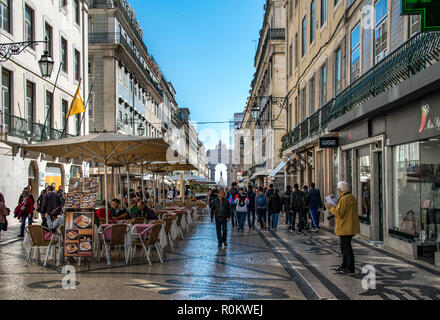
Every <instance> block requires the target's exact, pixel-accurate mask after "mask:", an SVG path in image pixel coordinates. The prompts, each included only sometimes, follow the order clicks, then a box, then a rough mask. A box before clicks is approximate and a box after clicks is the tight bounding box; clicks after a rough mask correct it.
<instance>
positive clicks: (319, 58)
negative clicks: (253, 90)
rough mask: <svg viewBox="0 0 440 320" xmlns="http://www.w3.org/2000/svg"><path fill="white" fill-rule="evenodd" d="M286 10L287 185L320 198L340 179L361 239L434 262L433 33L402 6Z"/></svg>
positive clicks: (438, 45) (291, 4)
mask: <svg viewBox="0 0 440 320" xmlns="http://www.w3.org/2000/svg"><path fill="white" fill-rule="evenodd" d="M286 9H287V10H288V14H287V21H288V22H287V24H288V27H287V41H286V47H287V49H286V50H287V74H288V81H287V91H288V95H287V98H288V105H289V108H288V121H287V124H288V125H287V133H286V134H285V136H284V137H283V141H282V142H283V148H282V151H283V154H282V156H283V159H284V160H285V161H286V168H285V170H286V175H287V182H288V183H299V184H310V183H311V182H315V183H316V184H317V186H318V188H320V189H321V191H322V193H323V194H325V195H327V194H331V193H334V194H336V193H337V190H336V185H337V182H338V181H340V180H346V181H347V182H348V183H349V184H350V186H351V189H352V193H353V194H354V195H355V196H356V198H357V199H358V203H359V208H358V211H359V217H360V221H361V236H362V237H364V238H366V239H368V240H370V241H372V242H373V243H375V244H378V245H381V246H384V247H386V248H391V249H394V250H398V251H400V252H402V253H405V254H407V255H410V256H413V257H417V258H420V259H425V260H427V261H429V262H432V263H437V264H439V252H438V251H439V244H440V236H439V234H440V228H439V226H440V225H439V223H438V219H437V218H438V217H437V216H438V213H439V212H440V209H439V208H438V206H439V203H440V202H439V198H438V197H439V190H440V188H439V187H440V180H439V177H440V170H439V168H440V162H439V157H438V154H440V153H439V149H438V148H439V147H440V145H439V142H438V141H440V140H439V137H440V129H439V127H440V126H439V125H438V124H439V119H440V117H439V113H440V108H439V105H438V103H437V99H438V98H439V95H438V89H439V87H438V86H439V85H438V84H439V83H440V81H439V77H440V76H439V73H438V69H439V67H440V64H439V62H438V60H439V58H440V57H439V55H438V52H439V51H438V50H439V49H440V35H439V34H438V33H421V32H420V16H404V15H402V14H401V1H400V0H375V1H373V0H358V1H355V0H351V1H350V0H346V1H344V0H335V1H333V0H327V1H325V0H319V1H318V0H309V1H295V0H292V1H288V2H287V4H286ZM413 52H417V53H418V54H416V55H415V54H413ZM435 155H437V156H435ZM321 219H323V224H329V222H328V221H327V219H324V217H321Z"/></svg>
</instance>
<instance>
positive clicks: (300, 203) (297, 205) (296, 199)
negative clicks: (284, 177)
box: [290, 184, 305, 232]
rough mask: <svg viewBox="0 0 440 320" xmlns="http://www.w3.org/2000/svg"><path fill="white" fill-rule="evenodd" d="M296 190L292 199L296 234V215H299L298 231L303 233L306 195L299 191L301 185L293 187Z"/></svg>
mask: <svg viewBox="0 0 440 320" xmlns="http://www.w3.org/2000/svg"><path fill="white" fill-rule="evenodd" d="M293 188H294V189H295V190H294V191H293V192H292V196H291V198H290V212H291V213H292V221H291V222H292V226H291V227H292V231H294V232H295V222H296V215H297V214H298V231H299V232H302V229H303V222H304V207H305V206H304V193H303V192H302V191H300V190H299V185H298V184H295V185H294V186H293Z"/></svg>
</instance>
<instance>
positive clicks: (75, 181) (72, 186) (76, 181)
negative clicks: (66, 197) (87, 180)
mask: <svg viewBox="0 0 440 320" xmlns="http://www.w3.org/2000/svg"><path fill="white" fill-rule="evenodd" d="M82 191H83V180H82V179H81V178H70V181H69V192H82Z"/></svg>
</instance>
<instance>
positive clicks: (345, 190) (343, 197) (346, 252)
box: [325, 181, 361, 275]
mask: <svg viewBox="0 0 440 320" xmlns="http://www.w3.org/2000/svg"><path fill="white" fill-rule="evenodd" d="M338 194H339V199H338V202H337V204H336V207H334V206H333V205H331V204H329V203H326V204H325V207H326V208H327V209H328V210H330V213H331V214H333V215H334V218H335V234H336V235H337V236H339V238H340V248H341V253H342V264H341V266H340V267H338V268H336V269H334V270H335V271H336V273H337V274H340V275H354V274H355V272H356V270H355V260H354V252H353V247H352V245H351V241H352V240H353V236H354V235H355V234H359V233H361V229H360V228H361V226H360V222H359V216H358V202H357V200H356V198H355V197H354V196H353V194H352V193H351V192H350V187H349V185H348V183H347V182H345V181H341V182H339V183H338Z"/></svg>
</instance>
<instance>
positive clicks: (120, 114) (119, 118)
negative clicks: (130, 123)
mask: <svg viewBox="0 0 440 320" xmlns="http://www.w3.org/2000/svg"><path fill="white" fill-rule="evenodd" d="M118 120H119V121H122V111H121V110H119V117H118Z"/></svg>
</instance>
